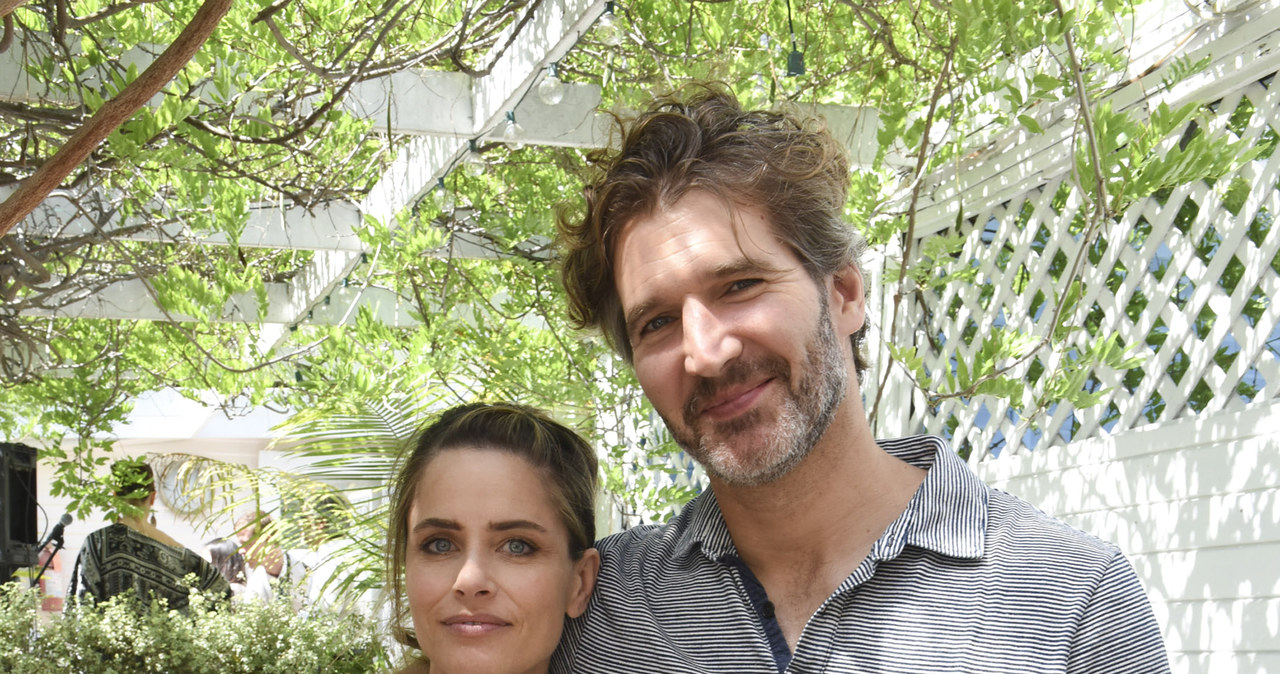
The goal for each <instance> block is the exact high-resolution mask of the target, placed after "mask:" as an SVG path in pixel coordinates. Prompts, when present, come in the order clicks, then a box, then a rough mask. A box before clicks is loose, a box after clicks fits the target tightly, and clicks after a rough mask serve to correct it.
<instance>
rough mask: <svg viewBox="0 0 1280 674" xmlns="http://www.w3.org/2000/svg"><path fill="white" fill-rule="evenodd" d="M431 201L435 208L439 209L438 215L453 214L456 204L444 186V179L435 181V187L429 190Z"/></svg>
mask: <svg viewBox="0 0 1280 674" xmlns="http://www.w3.org/2000/svg"><path fill="white" fill-rule="evenodd" d="M431 200H432V201H434V202H435V204H436V208H438V209H440V213H442V214H446V215H447V214H449V213H452V212H453V207H454V206H455V205H456V202H455V201H454V200H453V195H452V194H450V193H449V189H448V188H447V187H445V186H444V177H440V178H438V179H436V187H435V189H434V190H431Z"/></svg>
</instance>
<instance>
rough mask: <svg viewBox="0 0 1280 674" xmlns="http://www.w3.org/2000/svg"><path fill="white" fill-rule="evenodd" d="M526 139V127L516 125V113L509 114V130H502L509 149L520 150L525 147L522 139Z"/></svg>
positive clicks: (503, 138)
mask: <svg viewBox="0 0 1280 674" xmlns="http://www.w3.org/2000/svg"><path fill="white" fill-rule="evenodd" d="M523 137H524V127H523V126H520V125H519V124H517V123H516V113H514V112H510V111H508V112H507V128H505V129H503V130H502V140H503V142H505V143H506V144H507V147H509V148H511V149H512V150H519V149H520V148H522V147H524V143H522V142H521V140H520V139H521V138H523Z"/></svg>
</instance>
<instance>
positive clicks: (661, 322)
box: [640, 316, 671, 335]
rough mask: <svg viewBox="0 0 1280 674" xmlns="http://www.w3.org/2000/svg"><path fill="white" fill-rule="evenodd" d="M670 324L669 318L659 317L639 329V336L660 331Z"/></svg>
mask: <svg viewBox="0 0 1280 674" xmlns="http://www.w3.org/2000/svg"><path fill="white" fill-rule="evenodd" d="M670 322H671V317H670V316H659V317H657V318H655V319H653V320H651V321H649V322H648V323H645V324H644V326H643V327H641V328H640V334H641V335H647V334H649V333H651V332H653V331H655V330H661V329H662V328H663V327H665V326H666V325H667V324H668V323H670Z"/></svg>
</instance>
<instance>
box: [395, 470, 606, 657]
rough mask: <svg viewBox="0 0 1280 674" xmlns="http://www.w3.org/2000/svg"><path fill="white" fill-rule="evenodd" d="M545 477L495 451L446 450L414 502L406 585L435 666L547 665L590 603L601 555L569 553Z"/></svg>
mask: <svg viewBox="0 0 1280 674" xmlns="http://www.w3.org/2000/svg"><path fill="white" fill-rule="evenodd" d="M546 482H547V477H546V475H544V474H543V473H542V472H541V471H539V470H538V469H537V468H535V467H534V466H533V465H531V464H530V463H529V462H528V461H526V460H524V459H523V458H521V457H519V456H516V455H514V454H511V453H509V452H504V451H498V450H492V449H473V448H466V449H448V450H445V451H443V452H441V453H440V454H438V455H437V456H436V457H435V458H434V459H432V460H431V461H430V463H428V464H427V466H426V468H424V469H423V471H422V474H421V475H420V476H419V478H418V482H417V485H416V488H415V493H414V495H413V502H412V505H411V507H410V510H409V521H408V528H409V539H408V546H407V552H406V556H405V589H406V591H407V593H408V598H409V609H410V612H411V613H412V614H413V629H414V632H415V633H416V635H417V638H418V644H419V645H420V646H421V647H422V652H423V654H424V655H426V656H427V658H428V659H429V660H430V661H431V672H432V674H448V673H450V672H476V673H480V672H486V673H492V674H498V673H502V674H507V673H510V674H523V673H525V672H530V673H541V672H545V671H546V669H547V666H548V663H549V662H550V659H551V653H552V651H554V650H555V647H556V643H557V642H558V641H559V640H560V632H561V631H562V630H563V628H564V617H565V615H569V616H570V617H577V616H579V615H581V614H582V611H583V610H584V609H585V608H586V605H587V599H588V598H589V597H590V595H591V588H592V587H593V586H594V584H595V576H596V570H597V569H598V567H599V555H598V553H597V552H596V551H595V550H594V549H591V550H588V551H587V552H586V553H585V554H584V555H583V556H582V558H581V559H579V560H576V561H575V560H574V559H572V558H571V557H570V555H569V532H568V530H567V528H566V527H565V525H564V522H563V521H562V520H561V518H560V513H559V511H558V510H557V508H556V506H555V503H554V502H553V501H552V499H551V495H550V492H549V491H548V485H547V484H546Z"/></svg>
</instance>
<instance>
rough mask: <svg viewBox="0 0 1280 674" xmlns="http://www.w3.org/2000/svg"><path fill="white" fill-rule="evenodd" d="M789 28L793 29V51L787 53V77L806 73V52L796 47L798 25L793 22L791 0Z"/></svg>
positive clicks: (789, 2) (788, 16)
mask: <svg viewBox="0 0 1280 674" xmlns="http://www.w3.org/2000/svg"><path fill="white" fill-rule="evenodd" d="M787 30H789V31H791V53H790V54H787V77H797V76H799V75H803V74H804V54H803V53H801V52H800V50H798V49H796V27H795V26H794V25H792V23H791V0H787Z"/></svg>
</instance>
